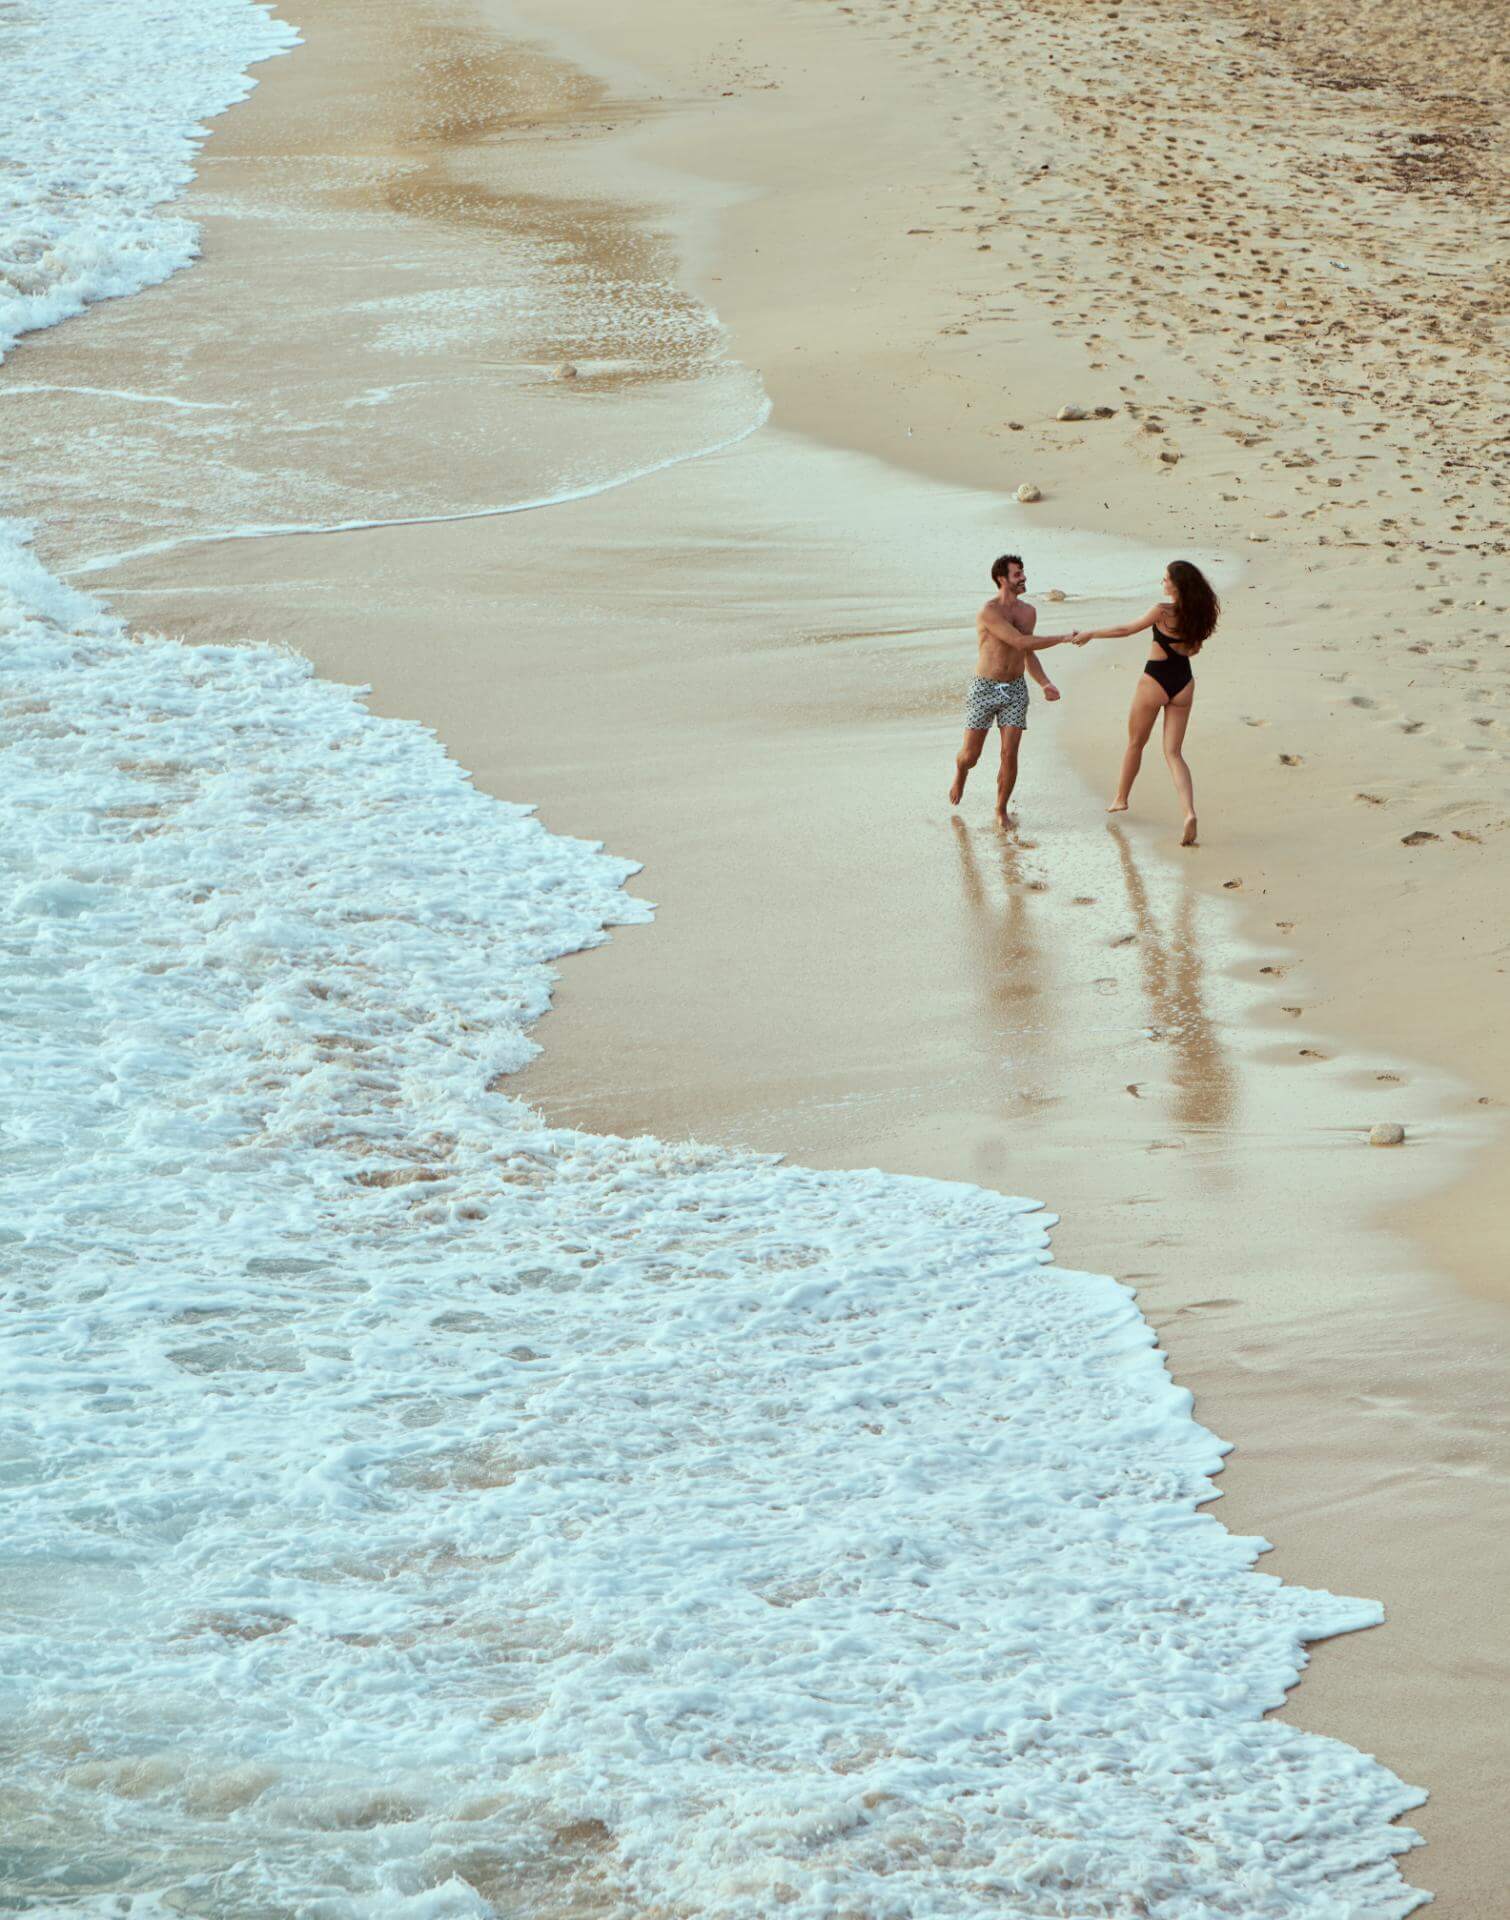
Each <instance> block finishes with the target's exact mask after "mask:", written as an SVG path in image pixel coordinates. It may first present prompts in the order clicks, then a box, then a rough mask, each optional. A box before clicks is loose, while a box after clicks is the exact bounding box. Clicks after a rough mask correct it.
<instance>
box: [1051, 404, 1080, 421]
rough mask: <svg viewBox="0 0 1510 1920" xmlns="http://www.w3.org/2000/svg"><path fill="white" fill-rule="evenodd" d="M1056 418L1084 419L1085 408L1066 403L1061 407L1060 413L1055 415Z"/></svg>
mask: <svg viewBox="0 0 1510 1920" xmlns="http://www.w3.org/2000/svg"><path fill="white" fill-rule="evenodd" d="M1054 418H1055V419H1056V420H1083V419H1084V418H1085V408H1084V407H1077V406H1074V405H1071V404H1069V403H1066V404H1065V405H1064V406H1062V407H1061V408H1060V409H1059V411H1058V413H1056V414H1055V415H1054Z"/></svg>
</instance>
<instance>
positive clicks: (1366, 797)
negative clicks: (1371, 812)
mask: <svg viewBox="0 0 1510 1920" xmlns="http://www.w3.org/2000/svg"><path fill="white" fill-rule="evenodd" d="M1353 798H1354V799H1355V800H1362V801H1363V802H1364V803H1365V804H1366V805H1368V806H1370V807H1386V806H1388V805H1389V802H1388V801H1387V800H1386V799H1385V798H1384V796H1383V795H1382V794H1378V793H1355V794H1354V795H1353Z"/></svg>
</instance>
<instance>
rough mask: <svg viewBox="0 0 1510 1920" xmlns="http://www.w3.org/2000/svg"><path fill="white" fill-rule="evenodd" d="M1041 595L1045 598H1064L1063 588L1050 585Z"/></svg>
mask: <svg viewBox="0 0 1510 1920" xmlns="http://www.w3.org/2000/svg"><path fill="white" fill-rule="evenodd" d="M1043 597H1044V599H1045V600H1062V599H1063V598H1064V589H1063V587H1050V588H1049V590H1048V592H1047V593H1046V594H1045V595H1044V596H1043Z"/></svg>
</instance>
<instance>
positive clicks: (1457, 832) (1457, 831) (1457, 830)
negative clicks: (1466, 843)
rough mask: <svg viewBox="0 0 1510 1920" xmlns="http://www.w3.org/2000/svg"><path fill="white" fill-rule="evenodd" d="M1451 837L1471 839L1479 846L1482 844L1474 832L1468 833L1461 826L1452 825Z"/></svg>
mask: <svg viewBox="0 0 1510 1920" xmlns="http://www.w3.org/2000/svg"><path fill="white" fill-rule="evenodd" d="M1452 837H1453V839H1454V840H1471V841H1472V842H1473V844H1474V845H1475V846H1476V847H1481V846H1483V844H1484V843H1483V841H1482V840H1480V838H1479V837H1478V835H1477V834H1476V833H1469V832H1468V831H1467V830H1466V828H1463V827H1454V828H1453V830H1452Z"/></svg>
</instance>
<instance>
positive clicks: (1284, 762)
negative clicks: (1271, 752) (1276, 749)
mask: <svg viewBox="0 0 1510 1920" xmlns="http://www.w3.org/2000/svg"><path fill="white" fill-rule="evenodd" d="M1301 763H1302V756H1301V755H1300V754H1298V753H1282V754H1281V755H1280V756H1279V764H1280V765H1281V766H1282V767H1298V766H1300V765H1301Z"/></svg>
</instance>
